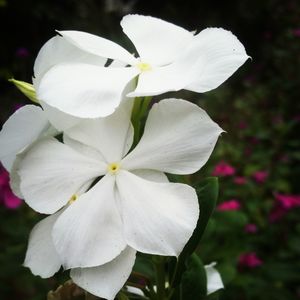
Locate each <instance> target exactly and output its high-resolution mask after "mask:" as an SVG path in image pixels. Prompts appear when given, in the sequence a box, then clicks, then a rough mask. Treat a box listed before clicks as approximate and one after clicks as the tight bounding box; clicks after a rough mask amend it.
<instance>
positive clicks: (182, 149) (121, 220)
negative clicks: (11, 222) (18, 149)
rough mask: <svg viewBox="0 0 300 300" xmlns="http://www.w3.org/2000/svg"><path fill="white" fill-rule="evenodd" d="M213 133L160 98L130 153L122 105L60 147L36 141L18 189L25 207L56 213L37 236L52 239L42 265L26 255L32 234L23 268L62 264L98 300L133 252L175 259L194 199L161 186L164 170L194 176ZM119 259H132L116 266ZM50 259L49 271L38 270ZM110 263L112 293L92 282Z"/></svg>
mask: <svg viewBox="0 0 300 300" xmlns="http://www.w3.org/2000/svg"><path fill="white" fill-rule="evenodd" d="M221 132H222V130H221V129H220V127H219V126H218V125H217V124H216V123H214V122H213V121H212V120H211V119H210V118H209V117H208V115H207V114H206V113H205V112H204V111H203V110H202V109H200V108H199V107H197V106H196V105H194V104H191V103H189V102H187V101H184V100H178V99H167V100H162V101H161V102H160V103H159V104H155V105H154V106H153V107H152V109H151V111H150V113H149V116H148V119H147V122H146V125H145V131H144V134H143V137H142V139H141V140H140V142H139V143H138V145H137V146H136V147H135V149H133V150H132V151H131V152H130V153H129V154H127V153H128V151H129V149H130V148H131V145H132V140H133V128H132V125H131V123H130V113H129V111H128V110H126V109H124V107H123V106H121V107H120V108H119V109H118V110H117V111H116V112H115V113H114V114H113V115H111V116H109V117H106V118H100V119H91V120H85V121H83V122H81V123H80V124H78V125H77V126H75V127H73V128H71V129H68V130H67V131H66V132H65V136H64V143H65V144H63V143H60V142H59V141H57V140H56V139H54V138H45V139H42V140H39V141H37V142H36V143H35V144H34V145H33V146H32V147H31V148H30V149H29V151H27V152H26V153H25V154H23V155H22V156H23V157H22V160H21V162H20V163H19V170H18V173H19V176H20V179H21V183H20V188H21V192H22V194H23V195H24V197H25V201H26V202H27V203H28V204H29V205H30V206H31V207H32V208H33V209H35V210H37V211H39V212H41V213H46V214H52V213H55V214H54V215H53V216H50V217H48V218H47V219H48V220H49V221H47V222H49V223H50V224H48V227H47V226H46V227H47V230H48V233H43V234H41V235H44V236H45V235H47V236H48V237H49V236H50V232H52V243H53V247H52V248H51V247H50V246H48V249H49V251H50V252H52V253H54V254H53V255H50V254H49V255H47V260H45V258H44V257H40V258H39V256H38V255H36V254H34V255H29V254H28V253H37V252H39V248H40V249H43V247H44V245H43V242H42V240H40V239H39V238H35V235H38V233H37V232H38V230H35V231H33V233H32V235H31V239H33V240H35V241H36V242H31V243H29V248H28V253H27V256H26V257H27V259H26V262H25V264H26V265H27V266H29V267H30V268H31V269H32V270H33V272H34V273H35V274H40V275H42V276H51V275H52V274H53V273H54V272H55V271H56V270H57V269H58V268H59V266H60V264H63V266H64V267H65V268H70V269H72V272H71V276H72V278H73V280H74V281H75V282H76V283H78V284H79V285H80V286H82V287H84V288H85V289H87V290H88V291H91V292H92V293H95V294H96V295H99V296H103V297H106V296H105V295H104V294H105V293H106V292H107V293H108V292H109V291H107V289H108V290H110V289H111V290H110V291H112V290H113V292H112V293H114V292H117V290H118V288H119V286H120V285H121V286H122V284H124V282H125V281H126V278H127V277H128V276H129V273H130V270H131V267H132V265H133V262H134V256H135V251H136V250H137V251H141V252H144V253H151V254H159V255H175V256H178V255H179V253H180V252H181V250H182V248H183V247H184V245H185V244H186V242H187V241H188V239H189V238H190V236H191V234H192V232H193V230H194V228H195V226H196V223H197V219H198V216H199V207H198V200H197V195H196V192H195V190H194V189H193V188H192V187H190V186H188V185H185V184H179V183H171V182H169V181H168V179H167V177H166V175H164V173H163V172H167V173H174V174H191V173H194V172H196V171H197V170H199V169H200V168H201V167H202V166H203V165H204V164H205V163H206V161H207V160H208V158H209V156H210V154H211V152H212V150H213V148H214V146H215V143H216V141H217V138H218V136H219V134H220V133H221ZM126 154H127V155H126ZM99 176H103V177H102V178H101V179H100V180H99V181H98V182H97V183H95V179H96V178H99ZM92 182H94V185H92V186H91V183H92ZM90 186H91V187H90ZM89 187H90V189H88V188H89ZM61 208H63V209H62V210H60V209H61ZM50 218H52V219H50ZM47 219H46V220H47ZM45 222H46V221H45ZM53 224H54V225H53ZM40 226H42V225H40ZM52 226H53V229H52ZM50 227H51V228H50ZM49 228H50V229H49ZM46 244H47V243H46ZM47 245H48V244H47ZM41 253H43V251H42V250H41ZM124 256H126V257H127V256H130V257H131V260H129V259H128V258H126V259H125V258H124V261H123V257H124ZM28 257H29V258H28ZM51 260H53V261H54V263H53V267H50V269H49V267H47V266H45V264H51ZM116 261H117V263H115V264H116V265H118V264H119V261H121V262H122V263H121V262H120V264H123V263H124V268H123V269H124V270H125V269H126V272H127V273H126V272H125V271H124V273H122V272H123V271H122V270H123V269H122V268H121V271H120V273H118V272H119V271H118V272H117V271H115V272H116V273H118V274H117V275H115V276H120V277H121V278H119V277H118V278H119V279H116V280H115V281H114V282H115V283H114V285H113V286H112V287H111V288H110V285H108V286H106V287H101V286H100V285H99V281H97V278H98V277H99V278H103V276H104V275H103V274H105V273H106V272H108V273H109V272H110V271H109V270H110V267H111V265H110V264H113V265H114V262H116ZM105 266H107V268H105ZM130 266H131V267H130ZM103 270H105V271H103ZM111 270H112V271H111V272H114V270H118V267H117V266H116V267H115V269H114V268H112V269H111ZM128 270H129V271H128ZM125 273H126V274H127V275H124V274H125ZM109 274H111V273H109ZM111 276H114V275H111ZM126 276H127V277H126ZM125 277H126V278H125ZM116 286H118V288H116ZM105 289H106V290H105ZM103 291H106V292H103ZM102 292H103V293H104V294H102Z"/></svg>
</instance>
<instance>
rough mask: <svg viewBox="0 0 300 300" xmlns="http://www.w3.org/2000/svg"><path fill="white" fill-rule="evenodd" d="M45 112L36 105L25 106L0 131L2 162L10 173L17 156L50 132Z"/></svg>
mask: <svg viewBox="0 0 300 300" xmlns="http://www.w3.org/2000/svg"><path fill="white" fill-rule="evenodd" d="M49 129H50V123H49V122H48V120H47V118H46V116H45V114H44V112H43V110H42V109H41V108H40V107H38V106H35V105H25V106H23V107H21V108H20V109H18V110H17V111H16V112H14V113H13V114H12V115H11V116H10V117H9V119H8V120H7V121H6V122H5V123H4V125H3V127H2V130H1V131H0V161H1V163H2V164H3V166H4V167H5V168H6V169H7V170H8V171H10V170H11V168H12V165H13V162H14V161H15V158H16V155H17V154H18V153H19V152H20V151H22V150H23V149H24V148H26V147H27V146H28V145H30V144H31V143H32V142H34V141H35V140H36V139H37V138H39V137H40V136H42V135H43V134H46V133H47V132H49Z"/></svg>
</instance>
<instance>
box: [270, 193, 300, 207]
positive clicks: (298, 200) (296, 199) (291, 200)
mask: <svg viewBox="0 0 300 300" xmlns="http://www.w3.org/2000/svg"><path fill="white" fill-rule="evenodd" d="M275 199H276V200H277V201H278V202H279V203H280V204H281V206H282V207H283V208H285V209H292V208H294V207H297V206H300V195H284V194H275Z"/></svg>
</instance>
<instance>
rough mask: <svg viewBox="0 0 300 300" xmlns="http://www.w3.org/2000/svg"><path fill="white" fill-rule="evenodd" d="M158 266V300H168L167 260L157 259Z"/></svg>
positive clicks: (156, 264)
mask: <svg viewBox="0 0 300 300" xmlns="http://www.w3.org/2000/svg"><path fill="white" fill-rule="evenodd" d="M155 266H156V287H157V300H166V299H167V298H166V287H165V285H166V282H165V280H166V274H165V258H164V257H158V258H156V259H155Z"/></svg>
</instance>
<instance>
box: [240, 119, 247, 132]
mask: <svg viewBox="0 0 300 300" xmlns="http://www.w3.org/2000/svg"><path fill="white" fill-rule="evenodd" d="M247 127H248V123H247V122H245V121H241V122H240V123H239V124H238V128H239V129H242V130H243V129H246V128H247Z"/></svg>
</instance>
